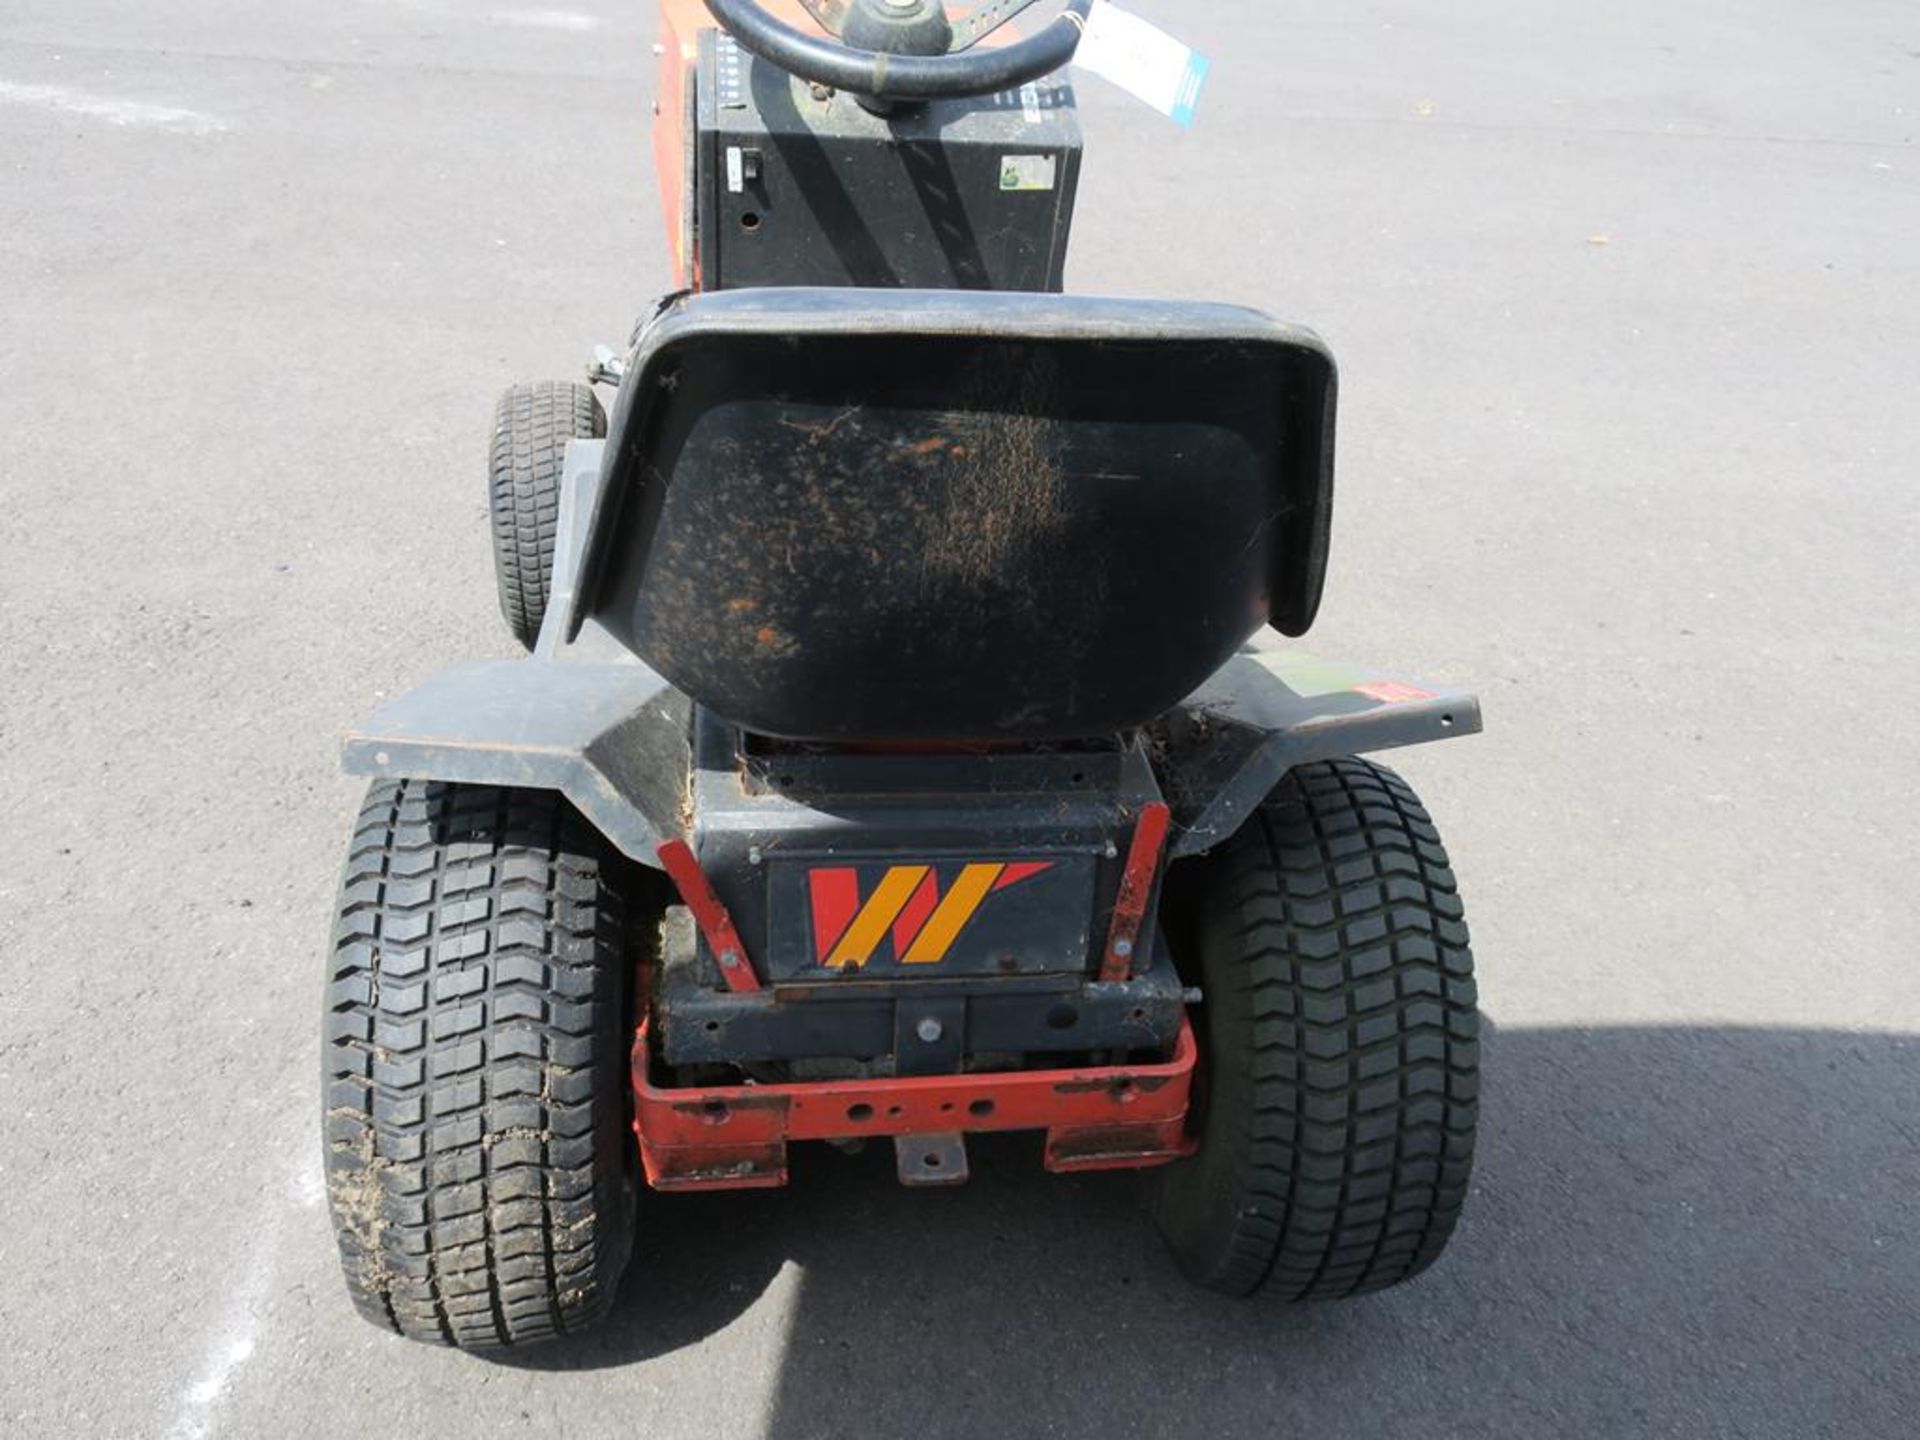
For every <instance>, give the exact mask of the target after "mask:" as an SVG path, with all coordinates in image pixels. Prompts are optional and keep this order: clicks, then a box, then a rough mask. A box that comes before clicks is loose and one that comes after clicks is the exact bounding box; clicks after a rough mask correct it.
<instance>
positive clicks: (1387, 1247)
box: [1155, 760, 1479, 1300]
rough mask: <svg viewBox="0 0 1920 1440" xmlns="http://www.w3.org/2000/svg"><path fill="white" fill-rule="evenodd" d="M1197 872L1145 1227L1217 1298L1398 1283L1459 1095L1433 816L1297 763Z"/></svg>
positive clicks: (1453, 1205) (1469, 962) (1437, 1244)
mask: <svg viewBox="0 0 1920 1440" xmlns="http://www.w3.org/2000/svg"><path fill="white" fill-rule="evenodd" d="M1197 864H1198V865H1199V867H1200V874H1199V875H1198V877H1197V884H1196V885H1195V886H1194V888H1193V891H1192V892H1191V903H1192V904H1193V906H1194V907H1195V913H1194V915H1193V917H1192V924H1191V925H1189V926H1188V927H1186V928H1187V933H1188V934H1189V935H1190V937H1191V947H1190V948H1191V949H1192V950H1194V951H1195V952H1196V953H1194V954H1193V955H1191V956H1190V957H1184V958H1185V959H1186V960H1188V961H1189V962H1190V963H1191V968H1192V970H1193V971H1194V972H1195V973H1196V976H1197V978H1198V979H1199V981H1200V984H1201V986H1202V989H1203V992H1204V996H1205V999H1204V1010H1205V1017H1204V1024H1203V1026H1202V1033H1203V1036H1204V1043H1203V1050H1204V1063H1205V1079H1204V1085H1203V1087H1202V1100H1201V1111H1202V1113H1201V1115H1200V1125H1201V1140H1200V1148H1199V1150H1198V1151H1197V1152H1196V1153H1195V1154H1194V1155H1193V1156H1192V1157H1191V1158H1189V1159H1187V1160H1184V1161H1181V1162H1179V1163H1178V1164H1175V1165H1172V1166H1169V1167H1167V1168H1166V1169H1165V1170H1162V1171H1160V1172H1158V1174H1157V1177H1156V1194H1155V1214H1156V1218H1157V1220H1158V1222H1159V1225H1160V1229H1161V1232H1162V1234H1163V1235H1165V1237H1166V1239H1167V1243H1168V1244H1169V1245H1170V1246H1171V1247H1172V1249H1173V1252H1174V1254H1175V1255H1176V1257H1177V1258H1178V1259H1179V1261H1180V1264H1181V1267H1182V1269H1184V1270H1185V1271H1186V1272H1187V1274H1188V1275H1189V1276H1190V1277H1191V1278H1192V1279H1193V1280H1195V1281H1196V1282H1197V1283H1199V1284H1201V1285H1204V1286H1206V1287H1208V1288H1209V1289H1214V1290H1219V1291H1223V1292H1226V1293H1228V1294H1233V1295H1250V1294H1253V1293H1254V1292H1256V1291H1261V1290H1264V1291H1267V1292H1269V1293H1271V1294H1274V1295H1276V1296H1278V1297H1280V1298H1283V1299H1287V1300H1321V1299H1338V1298H1342V1297H1345V1296H1351V1295H1360V1294H1365V1293H1367V1292H1369V1291H1374V1290H1381V1289H1385V1288H1386V1287H1387V1286H1390V1285H1396V1284H1398V1283H1400V1282H1401V1281H1403V1280H1408V1279H1411V1278H1412V1277H1413V1276H1415V1275H1417V1274H1419V1273H1420V1272H1421V1271H1422V1270H1424V1269H1426V1268H1427V1266H1429V1265H1431V1264H1432V1263H1433V1261H1434V1260H1435V1259H1437V1258H1438V1257H1439V1255H1440V1252H1441V1251H1442V1249H1444V1248H1445V1246H1446V1243H1447V1241H1448V1239H1449V1237H1450V1236H1451V1235H1452V1233H1453V1229H1454V1225H1455V1222H1456V1221H1457V1220H1458V1218H1459V1214H1460V1209H1461V1205H1462V1203H1463V1202H1464V1201H1465V1199H1466V1193H1467V1180H1468V1175H1469V1172H1470V1170H1471V1167H1472V1159H1473V1138H1474V1123H1475V1120H1476V1117H1477V1113H1478V1096H1479V1045H1478V1033H1479V1029H1478V1018H1477V1012H1476V1008H1475V1004H1476V999H1475V993H1474V982H1473V955H1472V952H1471V951H1470V950H1469V948H1468V943H1467V927H1466V924H1465V922H1464V920H1463V918H1462V912H1461V905H1460V898H1459V893H1458V890H1457V888H1456V886H1455V883H1454V877H1453V871H1452V870H1451V868H1450V867H1449V864H1448V861H1447V854H1446V851H1445V850H1444V849H1443V848H1442V846H1441V844H1440V837H1439V835H1438V834H1437V833H1436V831H1435V830H1434V827H1433V822H1432V821H1431V820H1430V819H1429V818H1428V816H1427V812H1426V811H1425V810H1424V809H1423V808H1422V807H1421V804H1420V802H1419V800H1418V799H1417V798H1416V797H1415V796H1414V793H1413V791H1412V790H1411V789H1409V788H1408V786H1407V784H1406V782H1405V781H1403V780H1401V779H1400V777H1399V776H1397V775H1395V774H1394V773H1393V772H1392V771H1391V770H1388V769H1386V768H1385V767H1384V766H1380V765H1375V764H1372V763H1370V762H1368V761H1364V760H1341V761H1336V762H1333V763H1331V764H1322V765H1312V766H1306V767H1303V768H1301V769H1299V770H1296V771H1295V772H1293V773H1292V774H1291V775H1289V776H1288V777H1287V779H1286V780H1285V781H1284V782H1283V783H1282V784H1281V786H1280V787H1279V789H1277V790H1276V791H1275V792H1274V794H1273V796H1272V797H1271V798H1270V799H1269V800H1268V801H1267V803H1266V804H1265V805H1264V806H1263V807H1262V808H1261V809H1260V810H1259V811H1258V812H1257V813H1256V814H1255V815H1254V817H1253V818H1252V819H1251V820H1249V821H1248V822H1247V824H1246V825H1245V826H1244V827H1243V828H1242V829H1241V830H1240V832H1239V833H1238V834H1237V835H1235V836H1234V838H1233V839H1232V840H1231V841H1229V842H1228V843H1227V844H1226V845H1224V846H1222V847H1221V848H1220V849H1219V850H1217V851H1215V852H1214V853H1213V854H1212V855H1210V856H1208V857H1206V858H1205V859H1204V860H1202V861H1199V862H1197Z"/></svg>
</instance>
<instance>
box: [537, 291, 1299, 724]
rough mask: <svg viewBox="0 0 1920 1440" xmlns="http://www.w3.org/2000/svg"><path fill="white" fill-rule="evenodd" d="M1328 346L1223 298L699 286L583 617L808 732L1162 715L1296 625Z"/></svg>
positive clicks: (601, 545) (631, 436)
mask: <svg viewBox="0 0 1920 1440" xmlns="http://www.w3.org/2000/svg"><path fill="white" fill-rule="evenodd" d="M1334 398H1335V378H1334V367H1333V361H1332V359H1331V357H1330V356H1329V355H1328V353H1327V351H1326V349H1325V347H1324V346H1323V345H1322V344H1321V343H1320V341H1319V339H1318V338H1317V337H1316V336H1314V335H1313V334H1312V333H1311V332H1308V331H1305V330H1301V329H1297V328H1294V327H1291V326H1286V325H1281V324H1278V323H1276V322H1275V321H1272V320H1270V319H1268V318H1267V317H1265V316H1264V315H1261V314H1259V313H1258V312H1256V311H1252V310H1247V309H1241V308H1238V307H1230V306H1221V305H1201V304H1188V303H1167V302H1159V301H1140V300H1108V299H1091V298H1083V297H1074V296H1062V295H1040V294H1031V295H1029V294H996V293H979V292H952V291H875V290H844V289H841V290H824V289H822V290H813V289H771V290H743V291H734V292H727V293H718V294H710V295H699V296H692V297H687V298H684V299H681V300H679V301H677V302H675V303H673V304H672V305H671V306H669V307H667V308H666V309H665V310H663V312H662V313H661V314H660V316H659V317H658V318H656V320H655V321H654V322H653V323H652V324H651V325H650V326H649V327H648V328H647V329H646V330H645V331H644V332H643V334H642V335H641V337H640V339H639V341H638V344H637V348H636V353H635V354H634V356H633V357H632V359H631V361H630V363H629V366H628V379H627V381H626V383H625V386H624V388H623V389H622V391H621V395H620V400H619V404H618V407H617V409H616V412H615V415H614V418H613V422H612V426H611V429H610V432H609V436H608V445H607V450H606V458H605V466H606V470H605V472H604V476H603V480H604V483H603V484H602V486H601V489H600V499H599V502H598V505H597V508H596V510H595V513H594V515H593V519H592V521H591V525H590V536H591V538H590V540H589V545H588V550H587V554H586V557H585V563H584V569H583V572H582V583H581V584H580V586H579V588H578V589H577V591H576V592H575V593H576V599H575V601H574V608H573V611H572V613H571V615H570V616H569V617H568V622H567V623H568V626H569V631H570V632H577V630H578V628H579V626H580V625H581V623H582V622H583V621H584V620H585V619H586V618H587V617H588V616H589V615H591V616H592V617H593V618H595V619H596V620H597V621H598V622H599V623H600V624H601V625H603V626H604V627H605V628H606V629H607V630H609V631H610V632H611V633H612V634H613V635H614V636H615V637H617V638H618V639H619V640H620V641H621V642H622V643H623V644H625V645H627V646H629V647H630V648H631V649H632V650H633V651H634V652H635V653H636V654H638V655H639V656H640V657H641V658H642V659H643V660H645V661H646V662H647V663H648V664H649V665H651V666H652V667H653V668H654V669H656V670H657V671H659V672H660V673H661V674H662V675H663V676H665V677H666V678H667V679H668V680H670V681H671V682H672V683H673V684H674V685H675V686H677V687H678V688H680V689H681V690H683V691H684V692H685V693H686V694H688V695H689V696H691V697H692V698H693V699H694V700H695V701H697V702H699V703H700V704H702V705H704V706H706V707H708V708H709V709H711V710H712V711H714V712H715V713H716V714H718V715H720V716H722V717H724V718H725V719H727V720H730V721H732V722H733V723H735V724H737V725H740V726H742V727H744V728H746V729H748V730H750V731H753V732H755V733H759V734H763V735H768V736H774V737H779V738H784V739H790V740H821V741H839V742H869V741H898V742H933V741H942V742H964V741H976V740H1023V741H1038V740H1058V739H1067V738H1077V737H1085V736H1093V735H1101V734H1111V733H1114V732H1117V731H1120V730H1124V729H1127V728H1129V727H1132V726H1136V725H1140V724H1144V723H1145V722H1147V721H1149V720H1152V719H1153V718H1155V717H1156V716H1158V715H1160V714H1162V713H1163V712H1165V711H1166V710H1168V709H1169V708H1171V707H1172V706H1174V705H1175V704H1177V703H1178V702H1179V701H1180V700H1181V699H1183V698H1184V697H1185V696H1187V695H1188V694H1190V693H1191V692H1192V691H1193V690H1194V689H1195V688H1196V687H1197V686H1199V685H1200V683H1201V682H1202V681H1204V680H1205V679H1206V678H1207V677H1208V676H1209V675H1211V674H1212V673H1213V672H1214V671H1215V670H1217V669H1218V668H1219V667H1220V666H1221V665H1222V664H1223V663H1225V662H1226V660H1227V659H1228V658H1229V657H1230V656H1232V655H1233V654H1234V652H1235V651H1236V650H1238V649H1239V648H1240V646H1241V645H1242V644H1244V643H1245V642H1246V640H1247V639H1248V638H1249V637H1250V636H1252V635H1253V634H1254V633H1255V632H1256V631H1258V630H1259V629H1260V628H1261V627H1262V626H1264V625H1266V624H1268V623H1272V624H1273V625H1274V626H1275V627H1277V628H1278V629H1280V630H1281V631H1282V632H1284V633H1286V634H1289V635H1299V634H1303V633H1304V632H1305V631H1306V630H1307V628H1308V627H1309V626H1310V625H1311V623H1312V621H1313V617H1314V612H1315V609H1316V608H1317V606H1318V604H1319V598H1320V590H1321V584H1322V580H1323V577H1324V574H1325V570H1326V559H1327V530H1328V521H1329V511H1330V505H1331V491H1332V474H1333V457H1332V437H1333V409H1334Z"/></svg>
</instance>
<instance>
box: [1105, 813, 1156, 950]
mask: <svg viewBox="0 0 1920 1440" xmlns="http://www.w3.org/2000/svg"><path fill="white" fill-rule="evenodd" d="M1172 819H1173V812H1172V811H1171V810H1169V809H1168V808H1167V806H1166V804H1165V803H1164V802H1163V801H1159V800H1155V801H1153V802H1152V803H1151V804H1147V805H1142V806H1141V807H1140V822H1139V824H1137V825H1135V826H1134V827H1133V843H1132V844H1131V845H1129V846H1128V847H1127V868H1126V870H1125V871H1124V872H1123V873H1122V874H1121V876H1120V898H1119V899H1118V900H1116V901H1115V902H1114V906H1113V926H1112V928H1111V929H1110V930H1109V931H1108V932H1107V948H1106V951H1105V953H1104V954H1102V955H1101V957H1100V978H1101V979H1102V980H1105V981H1108V982H1114V981H1120V980H1126V979H1130V978H1131V977H1132V975H1133V967H1134V961H1135V956H1136V953H1137V952H1138V950H1139V948H1140V927H1141V926H1142V925H1143V924H1144V923H1145V922H1146V918H1147V902H1148V900H1150V899H1151V898H1152V897H1153V882H1154V877H1155V876H1157V875H1158V874H1159V873H1160V855H1161V852H1162V851H1164V850H1165V849H1166V846H1167V826H1168V825H1169V823H1170V822H1171V821H1172Z"/></svg>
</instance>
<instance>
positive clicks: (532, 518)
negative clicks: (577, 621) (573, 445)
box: [487, 381, 607, 650]
mask: <svg viewBox="0 0 1920 1440" xmlns="http://www.w3.org/2000/svg"><path fill="white" fill-rule="evenodd" d="M606 433H607V412H606V411H605V410H603V409H601V408H600V398H599V396H597V395H595V394H594V393H593V390H592V388H591V387H589V386H586V385H580V384H563V383H557V382H554V381H546V382H543V383H541V384H537V385H515V386H514V387H513V388H512V389H510V390H508V391H507V392H506V393H505V394H504V395H502V396H501V397H500V402H499V404H497V405H496V406H494V411H493V438H492V444H491V445H490V446H489V448H488V452H487V501H488V508H489V512H490V514H491V516H492V521H493V575H494V581H495V583H496V585H497V587H498V589H499V592H500V614H501V615H502V616H503V617H504V618H505V619H506V622H507V628H508V629H509V630H511V631H512V632H513V638H514V639H516V640H518V641H519V642H520V643H521V644H522V645H524V646H526V647H527V648H528V649H529V650H531V649H532V648H533V646H534V642H535V641H536V640H538V639H539V638H540V626H541V625H542V624H543V623H545V621H546V618H547V599H548V596H549V595H550V594H551V593H552V589H553V558H554V551H555V549H556V548H557V546H558V544H559V535H560V480H561V476H562V475H563V474H564V472H565V469H566V459H567V442H568V441H569V440H597V439H600V438H601V437H602V436H604V435H605V434H606Z"/></svg>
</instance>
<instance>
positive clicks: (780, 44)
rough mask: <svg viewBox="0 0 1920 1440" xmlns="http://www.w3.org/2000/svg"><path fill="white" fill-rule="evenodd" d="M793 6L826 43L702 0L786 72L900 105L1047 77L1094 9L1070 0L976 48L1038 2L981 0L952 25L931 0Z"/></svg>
mask: <svg viewBox="0 0 1920 1440" xmlns="http://www.w3.org/2000/svg"><path fill="white" fill-rule="evenodd" d="M800 3H801V4H802V5H804V6H806V7H807V11H808V13H809V14H811V15H812V16H813V17H814V19H816V20H818V21H819V22H820V24H821V26H822V27H823V28H824V29H825V30H826V31H827V32H828V33H829V34H831V35H832V36H833V37H834V39H833V40H822V39H820V38H819V37H818V36H815V35H809V34H807V33H806V32H805V31H802V30H796V29H794V28H793V27H792V26H791V25H786V24H782V23H781V22H780V21H778V20H776V19H774V18H773V17H772V16H771V15H769V14H768V13H767V12H766V11H765V10H763V9H761V8H760V6H759V5H758V4H756V3H754V0H707V9H708V10H710V11H712V12H713V18H714V20H715V21H717V22H718V23H719V26H720V28H721V29H722V30H725V31H726V32H727V33H728V34H729V35H731V36H732V37H733V38H734V39H735V40H737V41H739V42H740V44H741V46H742V47H743V48H744V49H747V50H751V51H752V52H753V53H754V54H755V55H758V56H760V57H761V58H762V59H763V60H768V61H771V62H772V63H773V64H775V65H778V66H779V67H780V68H781V69H782V70H785V71H786V72H787V73H788V74H790V75H797V76H799V77H800V78H801V79H802V80H809V81H812V82H813V83H814V84H816V85H828V86H831V87H833V88H834V89H836V90H845V91H847V92H848V93H850V94H853V95H861V96H870V97H872V98H874V99H877V100H906V101H918V100H957V99H964V98H966V97H969V96H975V95H997V94H999V93H1000V92H1001V91H1003V90H1012V89H1016V88H1018V87H1019V86H1021V85H1024V84H1026V83H1027V82H1028V81H1029V80H1038V79H1039V78H1040V77H1041V76H1042V75H1049V74H1051V73H1052V72H1053V71H1055V70H1058V69H1059V68H1060V67H1061V66H1062V65H1065V64H1066V63H1067V62H1068V61H1069V60H1071V59H1073V52H1074V51H1075V50H1077V49H1079V48H1080V37H1081V36H1082V35H1083V34H1084V33H1085V32H1086V21H1087V12H1088V11H1090V10H1091V9H1092V8H1093V0H1070V3H1069V4H1068V5H1067V7H1066V9H1064V10H1062V11H1061V12H1060V14H1058V15H1056V16H1055V17H1054V18H1053V21H1052V23H1050V24H1048V25H1046V26H1045V27H1044V28H1042V29H1040V30H1038V31H1036V32H1035V33H1034V34H1032V35H1030V36H1028V37H1027V38H1026V39H1024V40H1020V41H1016V42H1015V43H1014V44H1011V45H1004V46H997V47H995V48H994V49H991V50H978V51H975V50H973V47H974V46H975V45H976V44H977V43H978V42H979V41H981V40H983V39H985V38H986V37H987V36H988V35H991V34H992V33H993V32H994V31H995V30H998V29H999V28H1000V27H1001V26H1002V25H1005V24H1006V23H1007V22H1008V21H1009V20H1011V19H1013V18H1014V16H1016V15H1018V14H1020V13H1021V12H1022V11H1023V10H1026V9H1028V8H1030V7H1031V6H1033V5H1035V4H1037V3H1038V0H983V3H981V4H979V5H977V6H976V7H975V8H974V10H973V11H972V12H971V13H970V14H969V15H967V16H966V18H964V19H962V20H960V21H957V22H954V21H950V20H949V19H948V18H947V14H946V7H945V6H944V5H943V4H941V3H940V0H800ZM836 42H837V43H836ZM969 51H971V52H972V53H963V52H969Z"/></svg>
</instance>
